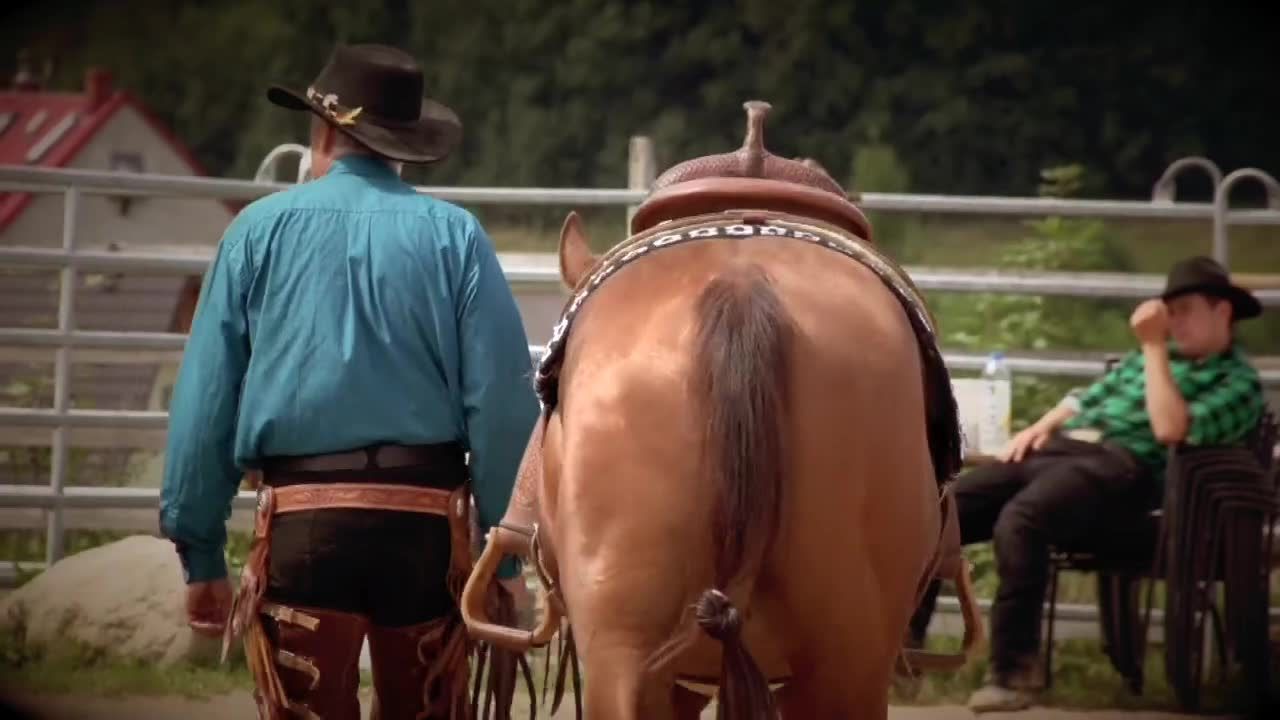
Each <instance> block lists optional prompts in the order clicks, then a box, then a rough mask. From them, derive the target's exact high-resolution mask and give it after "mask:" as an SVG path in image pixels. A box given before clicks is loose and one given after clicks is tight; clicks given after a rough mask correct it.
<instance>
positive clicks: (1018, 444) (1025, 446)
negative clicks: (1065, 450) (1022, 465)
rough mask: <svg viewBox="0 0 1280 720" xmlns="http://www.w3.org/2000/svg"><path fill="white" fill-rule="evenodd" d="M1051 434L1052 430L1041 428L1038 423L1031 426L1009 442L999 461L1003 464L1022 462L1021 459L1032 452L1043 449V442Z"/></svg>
mask: <svg viewBox="0 0 1280 720" xmlns="http://www.w3.org/2000/svg"><path fill="white" fill-rule="evenodd" d="M1052 433H1053V431H1052V430H1049V429H1048V428H1046V427H1044V426H1042V425H1041V424H1040V423H1036V424H1034V425H1032V426H1031V427H1029V428H1027V429H1025V430H1023V431H1022V432H1020V433H1018V434H1017V435H1014V436H1013V438H1012V439H1011V440H1009V444H1008V445H1007V446H1005V449H1004V452H1002V453H1000V460H1001V461H1003V462H1022V459H1023V458H1025V457H1026V456H1027V454H1028V453H1030V452H1031V451H1032V450H1039V449H1040V448H1042V447H1044V444H1045V442H1046V441H1047V440H1048V439H1049V436H1050V435H1051V434H1052Z"/></svg>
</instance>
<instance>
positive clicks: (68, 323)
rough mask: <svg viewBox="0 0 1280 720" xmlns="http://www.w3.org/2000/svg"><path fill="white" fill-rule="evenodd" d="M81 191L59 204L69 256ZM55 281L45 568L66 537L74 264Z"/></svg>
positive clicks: (73, 244)
mask: <svg viewBox="0 0 1280 720" xmlns="http://www.w3.org/2000/svg"><path fill="white" fill-rule="evenodd" d="M79 211H80V189H79V188H77V187H75V186H74V185H73V186H71V187H68V188H67V192H66V194H65V195H64V196H63V204H62V250H63V252H65V253H66V254H67V255H68V256H70V255H72V254H74V253H75V248H76V221H77V219H78V217H79V214H80V212H79ZM59 275H60V277H59V281H58V333H59V334H61V335H62V338H61V340H60V342H59V344H58V350H57V353H56V355H55V356H54V365H53V411H54V413H56V414H57V415H58V426H57V427H56V428H54V430H53V443H52V445H53V446H52V447H51V448H50V459H49V484H50V486H51V488H52V490H53V507H51V508H50V509H49V514H48V534H47V536H46V539H45V563H46V567H48V566H50V565H53V564H54V563H56V562H57V561H58V560H60V559H62V556H63V553H64V547H65V541H66V537H65V535H64V532H63V523H62V497H63V488H65V487H66V486H67V460H68V455H69V454H70V452H69V450H68V447H67V446H68V441H69V440H70V437H68V435H69V434H70V430H69V429H68V427H67V410H68V409H69V408H70V407H71V399H70V398H71V333H72V331H74V330H75V326H76V283H77V280H78V278H77V277H76V266H75V263H73V262H71V258H70V257H68V258H67V264H66V265H63V266H62V270H61V272H60V273H59Z"/></svg>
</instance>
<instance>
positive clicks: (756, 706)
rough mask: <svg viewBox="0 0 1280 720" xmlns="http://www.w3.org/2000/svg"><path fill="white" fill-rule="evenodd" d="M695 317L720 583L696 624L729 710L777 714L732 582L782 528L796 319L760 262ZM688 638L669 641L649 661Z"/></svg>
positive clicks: (711, 295)
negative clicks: (712, 648) (718, 663)
mask: <svg viewBox="0 0 1280 720" xmlns="http://www.w3.org/2000/svg"><path fill="white" fill-rule="evenodd" d="M697 317H698V331H697V333H698V334H697V345H696V347H695V350H694V352H695V353H696V356H695V360H694V362H695V366H696V367H695V375H694V386H693V388H692V390H693V394H694V395H695V397H699V398H700V400H701V402H702V403H703V408H704V411H705V412H704V418H703V419H704V421H705V424H704V425H703V427H704V428H705V435H704V437H703V443H704V447H703V456H704V457H705V458H706V461H707V463H708V465H709V467H708V469H709V470H710V473H709V477H712V478H714V480H713V482H714V483H715V484H716V498H715V506H714V510H713V521H712V533H713V535H712V537H713V538H714V546H715V559H714V562H715V565H714V568H715V587H712V588H710V589H708V590H707V591H706V592H704V593H703V594H702V595H701V597H699V599H698V601H697V603H696V604H695V607H694V613H695V616H696V618H697V625H698V626H699V627H701V628H702V629H703V630H704V631H705V632H707V633H708V634H709V635H711V636H712V637H714V638H716V639H717V640H720V641H721V643H722V645H723V656H724V663H723V667H722V669H721V678H720V683H721V689H720V696H719V697H720V706H721V709H722V712H723V713H724V714H723V717H724V718H727V719H729V720H733V719H735V718H750V719H754V718H770V719H772V718H774V717H776V714H777V713H776V710H775V709H774V703H773V696H772V694H771V693H770V691H769V684H768V681H767V679H766V678H765V677H764V674H763V673H762V672H761V671H760V669H759V667H758V666H757V665H756V663H755V661H754V660H753V659H752V658H751V656H750V654H749V653H748V652H747V649H746V647H745V645H744V644H743V641H742V636H741V631H742V625H743V623H744V619H743V617H742V614H741V612H740V611H739V610H738V609H737V608H736V607H734V605H733V603H732V602H731V601H730V599H729V596H728V594H727V593H728V591H729V586H730V584H731V583H733V582H734V581H735V580H738V579H741V578H742V577H743V576H744V575H745V574H747V573H751V574H754V573H756V572H758V570H759V567H760V565H761V564H762V563H763V561H764V556H765V553H766V552H767V551H768V549H769V547H770V546H771V545H772V544H773V539H774V536H775V535H776V534H777V532H778V526H779V522H780V518H781V507H782V489H783V482H782V475H783V471H784V467H785V457H786V448H785V446H784V442H785V435H784V428H785V427H786V417H787V411H788V400H789V396H790V393H789V385H790V363H789V357H790V352H789V350H790V346H791V338H792V332H793V325H792V321H791V318H790V317H789V315H788V314H787V312H786V308H784V307H783V305H782V301H781V300H780V299H779V297H778V295H777V293H776V292H775V291H774V289H773V286H772V285H771V284H770V282H769V279H768V277H767V276H766V275H765V273H764V271H763V270H762V269H761V268H760V267H759V266H757V265H741V266H737V267H734V268H732V269H730V270H728V271H727V272H725V273H724V274H722V275H721V276H720V277H717V278H716V279H714V280H712V281H711V282H710V283H709V284H708V285H707V287H706V288H705V289H704V290H703V291H702V294H701V296H700V297H699V298H698V305H697ZM748 585H749V583H748ZM692 639H693V638H692V637H689V636H688V635H687V634H686V635H685V637H683V638H680V637H677V638H675V639H673V641H672V642H671V643H670V644H668V646H667V647H666V648H665V649H664V650H660V651H658V653H656V654H655V663H654V664H651V667H653V666H654V665H656V664H660V663H658V662H657V661H656V660H657V659H658V658H661V659H662V660H663V661H665V660H668V659H670V658H672V657H673V656H674V655H675V654H676V653H677V652H678V650H679V649H680V646H684V645H686V644H687V643H688V642H691V641H692Z"/></svg>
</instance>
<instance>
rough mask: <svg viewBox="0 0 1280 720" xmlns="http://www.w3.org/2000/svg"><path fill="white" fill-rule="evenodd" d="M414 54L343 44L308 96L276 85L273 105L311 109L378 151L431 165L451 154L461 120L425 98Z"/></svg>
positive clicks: (270, 96) (269, 95)
mask: <svg viewBox="0 0 1280 720" xmlns="http://www.w3.org/2000/svg"><path fill="white" fill-rule="evenodd" d="M424 85H425V81H424V80H423V75H422V68H421V67H420V66H419V65H418V62H417V61H416V60H414V59H413V56H412V55H410V54H408V53H406V52H404V51H403V50H399V49H397V48H393V47H388V46H386V45H340V46H338V47H337V48H336V49H335V50H334V51H333V55H332V56H331V57H330V58H329V63H328V64H327V65H325V66H324V69H322V70H321V71H320V74H319V76H317V77H316V79H315V81H314V82H312V83H311V85H310V86H308V87H307V89H306V91H305V92H298V91H296V90H292V89H290V88H286V87H281V86H279V85H272V86H271V87H270V89H268V90H267V98H268V99H269V100H271V102H273V103H275V104H276V105H279V106H281V107H284V108H288V109H290V110H309V111H311V112H312V113H315V114H316V115H317V116H319V117H320V118H321V119H323V120H324V121H325V122H327V123H329V124H330V125H332V126H333V127H335V128H337V129H338V130H339V131H340V132H342V133H344V134H346V135H347V136H348V137H351V138H352V139H354V140H355V141H356V142H358V143H360V144H361V145H363V146H365V147H367V148H369V149H370V150H372V151H373V152H375V153H377V154H379V155H381V156H383V157H386V158H390V159H392V160H399V161H401V162H406V163H419V164H426V163H432V162H436V161H437V160H441V159H443V158H444V157H445V156H447V155H448V154H449V153H450V151H452V150H453V148H454V147H456V146H457V144H458V141H459V140H460V139H461V138H462V121H461V120H459V119H458V116H457V114H456V113H454V111H453V110H451V109H449V108H448V107H446V106H445V105H443V104H441V103H439V102H437V101H435V100H432V99H431V98H429V97H426V96H425V95H424V94H423V88H424Z"/></svg>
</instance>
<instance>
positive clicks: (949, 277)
mask: <svg viewBox="0 0 1280 720" xmlns="http://www.w3.org/2000/svg"><path fill="white" fill-rule="evenodd" d="M1174 171H1175V168H1173V167H1171V168H1170V171H1169V172H1166V177H1164V178H1162V179H1161V181H1160V182H1159V183H1157V186H1156V190H1155V192H1154V193H1153V197H1154V199H1153V202H1150V203H1145V202H1131V201H1107V200H1063V199H1053V198H1009V197H969V196H939V195H905V194H895V193H865V194H863V195H861V196H860V197H859V203H860V204H861V205H862V207H864V208H866V209H868V210H883V211H887V212H899V211H901V212H921V213H960V214H983V215H1006V216H1042V215H1063V216H1088V217H1109V218H1137V219H1142V218H1148V219H1150V218H1160V219H1167V220H1181V221H1203V220H1212V221H1213V222H1214V228H1215V233H1217V231H1218V230H1219V229H1220V230H1221V233H1222V241H1221V247H1222V248H1225V247H1226V230H1227V228H1228V227H1229V226H1233V225H1268V226H1276V225H1280V210H1277V209H1267V210H1237V211H1229V210H1228V209H1227V207H1226V203H1225V190H1227V189H1229V187H1228V185H1229V183H1228V181H1232V182H1233V181H1234V180H1235V178H1237V177H1244V176H1243V175H1236V174H1235V173H1233V174H1232V175H1230V176H1228V177H1227V181H1224V182H1223V183H1222V184H1220V185H1218V184H1216V180H1217V178H1216V177H1215V186H1216V188H1217V190H1218V197H1216V198H1215V203H1214V204H1212V205H1210V204H1193V203H1183V204H1172V199H1171V198H1172V191H1171V183H1172V175H1173V174H1176V172H1174ZM649 174H650V173H649V172H648V171H647V170H644V169H643V168H641V169H640V170H638V171H637V173H636V175H637V177H647V176H648V175H649ZM1249 177H1256V175H1249ZM1264 182H1266V180H1264ZM1270 183H1272V184H1275V181H1274V179H1271V180H1270ZM288 187H291V186H290V185H286V184H280V183H262V182H245V181H238V180H226V179H210V178H191V177H169V176H156V175H132V174H118V173H107V172H96V171H84V170H50V169H43V168H27V167H12V166H0V190H11V191H18V192H41V193H61V194H62V195H63V198H64V204H63V231H62V242H61V247H59V248H37V247H4V248H0V264H2V265H6V266H11V267H24V268H31V267H36V268H51V269H57V270H58V272H59V274H60V289H59V298H58V315H57V318H58V322H57V328H56V329H49V330H44V329H25V328H2V329H0V345H3V346H20V347H37V348H51V349H53V350H54V356H55V358H54V401H53V407H52V408H16V407H0V424H6V425H13V426H25V427H39V428H49V429H50V430H51V431H52V438H51V440H52V442H51V468H50V482H49V485H48V486H12V485H6V486H0V507H13V508H41V509H45V510H47V511H48V525H47V529H48V533H47V535H48V542H47V548H48V550H47V562H49V563H53V562H56V561H57V560H58V559H59V558H61V557H62V555H63V540H64V535H65V533H64V532H63V530H64V528H63V517H62V510H63V509H64V508H98V509H113V508H114V509H129V508H154V507H155V506H156V503H157V502H158V491H157V490H155V489H148V488H91V487H75V486H68V485H67V480H68V478H67V473H68V467H67V466H68V449H69V448H68V445H69V431H70V430H71V429H72V428H121V429H137V430H163V429H164V428H165V427H166V424H167V420H168V415H167V413H164V412H156V411H145V410H136V411H123V410H116V411H108V410H85V409H73V408H71V407H70V403H69V386H70V367H71V363H72V351H73V350H75V349H82V350H83V349H96V350H149V351H175V352H180V351H181V350H182V348H183V347H184V345H185V342H186V336H185V335H181V334H174V333H154V332H152V333H140V332H111V331H86V330H78V329H76V306H75V288H76V286H77V278H78V274H79V273H80V272H85V271H106V270H109V271H132V272H139V271H159V272H172V273H181V274H193V275H198V274H203V273H204V271H205V269H206V268H207V266H208V263H209V262H210V258H211V255H210V254H209V253H203V254H200V253H192V254H191V255H184V256H175V255H162V254H154V253H136V252H131V253H116V252H102V251H94V250H87V249H81V248H80V247H78V242H77V233H78V229H79V210H80V202H81V198H82V197H83V196H85V195H107V196H125V197H130V196H133V197H136V196H145V197H186V198H206V199H210V198H211V199H222V200H252V199H254V198H257V197H261V196H263V195H266V194H269V193H271V192H276V191H278V190H282V189H285V188H288ZM1269 187H1270V186H1269ZM1275 187H1276V188H1280V184H1275ZM419 190H420V191H422V192H424V193H429V194H431V195H434V196H436V197H440V198H442V199H445V200H450V201H454V202H459V203H474V204H486V203H499V204H526V205H579V206H580V205H618V206H624V205H634V204H635V203H638V202H639V201H640V200H642V199H643V197H644V195H645V191H644V190H643V189H608V190H598V189H596V190H582V189H547V188H435V187H423V188H419ZM1277 192H1280V191H1277ZM1277 204H1278V205H1280V202H1277ZM1217 238H1218V235H1217V234H1215V245H1214V247H1215V249H1216V248H1218V247H1219V244H1218V240H1217ZM1224 258H1225V250H1224ZM504 270H505V271H506V275H507V278H508V280H509V281H510V282H512V283H534V284H547V285H553V286H556V287H558V286H559V283H560V279H559V275H558V272H557V271H556V270H555V268H554V267H552V266H547V265H538V264H532V263H521V262H518V261H513V262H509V263H506V265H505V266H504ZM907 270H908V272H909V273H910V274H911V276H912V278H913V280H914V281H915V282H916V284H917V285H918V286H919V287H920V288H921V289H922V290H926V291H929V290H933V291H942V292H995V293H1023V294H1034V295H1063V296H1072V297H1095V298H1099V297H1101V298H1139V297H1147V296H1150V295H1151V294H1153V293H1154V292H1156V291H1157V290H1158V289H1159V288H1160V287H1161V284H1162V281H1163V279H1162V278H1160V277H1156V276H1149V275H1143V276H1135V275H1124V274H1119V273H1067V272H1058V273H1036V272H1007V271H994V270H990V271H989V270H954V269H940V268H910V267H909V268H907ZM1257 293H1258V295H1259V298H1260V299H1261V300H1262V302H1263V304H1264V305H1268V306H1273V307H1274V306H1280V288H1263V289H1259V290H1258V291H1257ZM542 351H543V349H542V348H540V347H536V346H531V347H530V354H531V359H534V360H536V359H537V358H538V357H540V355H541V353H542ZM946 360H947V362H948V364H949V365H950V366H951V367H952V368H953V369H956V370H977V369H979V368H981V366H982V363H983V362H984V360H985V357H984V356H982V355H978V354H973V353H963V352H950V353H947V354H946ZM1104 361H1105V360H1104V358H1103V356H1101V355H1092V356H1079V355H1069V354H1050V353H1042V354H1016V353H1015V354H1012V355H1011V356H1010V358H1009V362H1010V365H1011V367H1012V369H1013V370H1014V371H1015V372H1027V373H1037V374H1049V375H1062V376H1071V377H1088V376H1096V375H1098V374H1099V373H1101V372H1102V370H1103V366H1104ZM1263 374H1264V380H1265V382H1267V383H1268V384H1270V385H1280V369H1276V370H1268V371H1264V373H1263ZM252 504H253V495H252V494H251V493H246V492H242V493H240V494H239V495H238V496H237V497H236V499H235V507H238V508H248V507H251V506H252Z"/></svg>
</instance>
